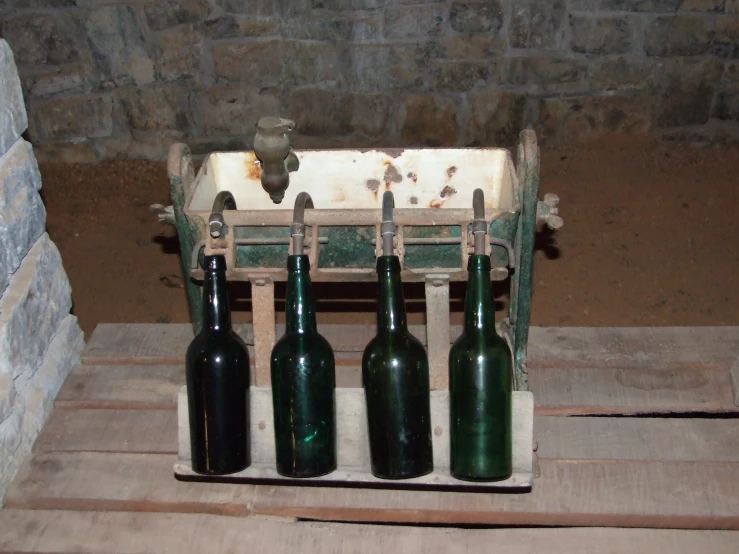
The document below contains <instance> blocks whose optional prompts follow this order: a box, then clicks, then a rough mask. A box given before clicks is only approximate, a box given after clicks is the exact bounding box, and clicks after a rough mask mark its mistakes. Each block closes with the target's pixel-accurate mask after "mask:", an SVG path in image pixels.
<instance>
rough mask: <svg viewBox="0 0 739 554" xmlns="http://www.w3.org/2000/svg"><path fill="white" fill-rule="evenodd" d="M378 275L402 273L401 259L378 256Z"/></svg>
mask: <svg viewBox="0 0 739 554" xmlns="http://www.w3.org/2000/svg"><path fill="white" fill-rule="evenodd" d="M377 273H400V258H398V257H397V256H395V255H393V256H378V257H377Z"/></svg>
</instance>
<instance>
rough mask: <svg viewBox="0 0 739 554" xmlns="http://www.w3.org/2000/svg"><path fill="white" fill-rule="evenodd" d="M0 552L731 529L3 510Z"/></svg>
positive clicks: (487, 545)
mask: <svg viewBox="0 0 739 554" xmlns="http://www.w3.org/2000/svg"><path fill="white" fill-rule="evenodd" d="M0 528H3V529H4V530H5V531H4V532H3V533H2V534H0V550H1V551H3V552H10V551H12V552H28V553H39V554H41V553H43V554H47V553H52V552H54V553H56V552H60V553H61V552H65V553H66V552H68V553H80V554H87V553H94V554H101V553H113V552H127V553H129V554H149V553H150V552H157V553H161V554H170V553H171V554H183V553H188V552H198V553H200V552H237V551H241V550H244V548H245V547H246V546H248V549H249V550H250V551H253V552H270V553H271V554H281V553H286V554H287V553H290V554H292V553H294V552H302V553H303V554H311V553H316V554H318V553H321V554H331V553H339V552H362V553H364V554H373V553H384V552H403V553H408V554H413V553H426V552H431V553H432V552H439V553H442V552H443V553H446V552H455V553H459V554H465V553H469V554H472V553H477V552H489V551H491V545H494V546H495V550H496V551H500V552H507V553H509V554H524V553H530V552H547V553H549V554H571V553H573V552H598V553H599V554H616V553H619V554H620V553H622V552H670V553H671V554H683V553H684V554H687V553H693V552H709V553H711V554H734V553H735V552H736V545H737V544H739V533H738V532H735V531H687V530H672V529H671V530H664V529H607V528H569V529H434V528H428V527H425V528H418V527H386V526H376V525H352V524H337V523H311V522H294V523H283V522H277V521H270V520H265V519H263V518H258V517H247V518H233V517H224V516H217V515H207V514H151V513H150V514H137V513H126V512H102V513H100V512H73V511H53V510H34V511H31V510H4V511H2V512H0Z"/></svg>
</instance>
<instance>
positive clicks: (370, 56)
mask: <svg viewBox="0 0 739 554" xmlns="http://www.w3.org/2000/svg"><path fill="white" fill-rule="evenodd" d="M340 63H341V70H342V74H343V77H344V81H345V83H346V86H347V88H348V89H349V90H353V91H356V92H384V91H389V90H407V91H414V90H419V89H420V88H422V87H423V86H424V82H423V65H424V59H423V53H422V52H421V51H420V49H418V48H416V45H415V44H413V45H410V44H402V43H400V44H375V45H357V44H353V45H349V46H348V47H347V48H346V49H344V50H342V52H341V53H340Z"/></svg>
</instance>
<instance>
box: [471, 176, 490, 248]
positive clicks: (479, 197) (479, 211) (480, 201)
mask: <svg viewBox="0 0 739 554" xmlns="http://www.w3.org/2000/svg"><path fill="white" fill-rule="evenodd" d="M472 210H473V211H474V217H475V219H474V220H473V221H472V233H473V235H474V237H475V250H474V253H475V255H476V256H482V255H484V254H485V235H487V232H488V224H487V222H486V221H485V193H483V192H482V189H475V190H474V192H473V193H472Z"/></svg>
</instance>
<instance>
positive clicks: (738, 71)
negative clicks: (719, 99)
mask: <svg viewBox="0 0 739 554" xmlns="http://www.w3.org/2000/svg"><path fill="white" fill-rule="evenodd" d="M721 80H722V81H723V82H725V83H739V62H736V61H727V62H726V64H725V65H724V74H723V77H722V78H721Z"/></svg>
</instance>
